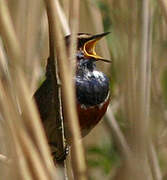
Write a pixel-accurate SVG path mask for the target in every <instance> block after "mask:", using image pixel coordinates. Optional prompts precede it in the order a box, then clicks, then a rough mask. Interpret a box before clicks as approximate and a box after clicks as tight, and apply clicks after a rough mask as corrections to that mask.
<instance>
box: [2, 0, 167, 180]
mask: <svg viewBox="0 0 167 180" xmlns="http://www.w3.org/2000/svg"><path fill="white" fill-rule="evenodd" d="M146 1H147V0H143V1H140V0H124V1H121V0H93V1H92V0H83V1H80V9H79V10H80V11H79V12H80V19H79V32H88V33H93V34H95V33H100V32H103V31H104V32H106V31H109V32H111V34H110V35H109V36H107V37H106V39H104V40H102V41H101V42H100V43H99V44H98V47H97V51H98V54H101V55H102V56H103V57H105V58H106V59H111V60H112V64H111V66H110V65H108V64H104V63H98V68H99V69H100V70H102V71H103V72H105V73H106V74H107V75H108V76H109V78H110V80H111V82H110V89H111V104H110V108H109V109H110V110H111V111H109V114H111V113H110V112H112V115H113V116H110V118H109V116H108V114H107V116H106V117H107V118H106V119H105V121H102V122H101V123H99V124H98V126H97V127H96V128H94V129H93V131H92V132H91V133H90V134H89V135H88V136H87V137H85V138H84V140H83V142H84V147H85V153H86V160H87V166H88V177H89V178H90V179H92V180H93V179H95V180H101V179H105V180H111V179H113V180H134V179H135V180H141V179H142V180H162V179H163V180H166V179H167V5H166V6H165V3H166V0H150V1H149V8H148V9H147V8H146V9H147V10H149V13H148V17H147V16H146V14H147V13H146V14H145V13H144V12H143V4H144V2H146ZM0 2H2V1H0ZM6 2H7V6H8V8H9V12H10V17H11V20H12V24H13V27H14V28H13V29H12V28H11V29H12V30H14V35H15V36H14V37H15V38H16V40H18V42H19V43H18V44H19V48H18V49H19V50H20V52H21V55H22V56H19V57H21V58H20V62H19V61H18V62H17V61H16V62H15V60H16V59H17V58H18V54H19V53H18V52H17V43H16V44H15V43H14V46H10V43H9V44H8V43H6V41H7V42H8V39H7V38H6V36H5V33H4V34H3V31H2V29H3V28H1V29H0V39H2V41H0V63H1V64H0V113H1V114H0V142H1V144H2V145H1V147H0V155H1V154H4V155H5V156H7V158H9V161H10V160H11V159H13V160H14V161H11V164H10V165H9V166H10V168H8V166H6V160H4V162H5V163H4V162H3V158H1V157H0V159H1V161H2V162H1V161H0V174H2V176H3V177H4V178H3V179H4V180H11V177H12V179H13V180H18V179H19V178H18V177H22V178H23V179H24V178H25V177H29V176H30V175H31V176H30V177H31V178H30V179H35V180H36V179H41V177H43V179H44V180H45V179H46V180H47V179H49V180H50V179H54V178H55V177H56V175H55V172H57V171H56V170H57V169H56V170H55V168H54V167H53V164H52V161H51V157H50V156H49V150H48V146H47V143H46V139H45V138H44V137H43V136H42V135H41V134H42V133H44V132H43V130H42V128H41V125H40V121H39V117H38V116H36V115H37V114H38V113H37V112H36V111H35V110H33V109H34V106H33V102H32V101H31V102H29V101H30V100H31V99H32V94H33V93H34V92H35V90H36V89H37V88H38V87H39V85H41V84H42V82H43V80H44V79H45V77H44V71H45V65H46V59H47V58H48V55H49V48H48V44H49V43H48V42H49V41H48V24H47V17H46V12H45V6H44V3H43V2H41V1H33V0H30V1H25V0H8V1H6ZM36 2H37V4H34V3H36ZM57 2H59V1H57ZM73 2H74V1H73ZM59 3H60V4H61V7H62V12H63V13H64V14H65V15H66V16H65V20H62V19H63V18H64V16H63V15H62V14H61V15H60V17H59V19H61V20H62V23H64V24H66V22H68V24H70V23H69V22H70V21H71V20H70V17H71V16H70V13H71V9H72V5H71V4H70V3H71V1H67V0H62V1H60V2H59ZM2 4H3V3H1V5H0V7H1V8H2ZM33 7H34V9H33ZM39 7H40V8H39ZM0 10H1V9H0ZM38 11H39V12H38ZM1 16H2V17H4V16H5V18H6V17H7V15H1ZM34 17H35V20H34ZM57 20H58V19H56V20H55V21H57ZM144 20H148V22H145V23H146V24H147V25H148V29H147V26H144V25H145V24H144V22H143V21H144ZM1 21H2V19H1ZM0 25H1V23H0ZM9 29H10V28H9ZM11 29H10V30H11ZM62 29H63V30H62V34H63V36H64V34H68V33H69V32H68V28H67V29H66V28H65V27H64V28H62ZM64 29H65V30H64ZM145 30H146V31H147V30H148V34H147V32H146V34H147V35H148V36H149V37H148V38H147V47H146V51H143V50H142V47H143V45H144V43H143V41H145V38H143V34H144V33H145ZM6 33H9V34H10V33H11V32H6ZM11 34H12V33H11ZM6 39H7V40H6ZM9 39H10V38H9ZM9 42H10V41H9ZM16 42H17V41H16ZM6 44H7V47H6ZM11 47H13V48H14V51H16V54H15V53H14V54H13V53H12V52H11V49H12V48H11ZM15 47H16V49H15ZM144 50H145V49H144ZM15 55H16V56H15ZM143 56H144V57H145V56H147V58H146V59H147V61H146V62H145V64H144V63H143V64H144V66H142V63H141V61H142V60H143ZM4 59H5V61H4ZM11 59H12V60H13V59H14V61H12V60H11ZM4 62H5V63H4ZM17 63H18V64H17ZM4 64H7V67H8V69H9V72H10V73H9V74H8V73H7V71H6V69H5V68H6V65H4ZM16 64H17V65H16ZM13 67H15V71H13V69H12V68H13ZM141 67H142V68H143V67H144V68H143V69H142V68H141ZM17 68H18V69H17ZM4 69H5V71H4ZM20 72H21V73H20ZM19 73H20V74H19ZM143 74H145V77H144V78H143V79H142V77H143ZM8 76H9V77H10V78H11V77H12V81H11V79H10V78H8ZM18 77H19V79H18ZM149 78H150V79H149ZM25 84H26V85H25ZM23 87H24V88H23ZM25 89H26V91H25ZM143 97H144V98H143ZM18 104H19V105H20V107H21V109H20V107H19V106H18ZM4 107H5V108H4ZM6 107H7V108H6ZM31 108H32V109H31ZM31 110H33V111H31ZM20 111H23V112H27V113H25V114H24V115H23V116H21V115H20ZM29 112H31V113H29ZM9 114H10V116H8V115H9ZM113 119H114V120H116V124H117V125H118V127H119V129H116V130H117V131H118V132H117V131H116V133H115V131H114V130H115V129H114V128H113V126H114V125H115V124H113V122H115V121H113ZM34 120H35V121H34ZM110 121H111V125H109V124H107V122H110ZM13 122H16V123H13ZM36 122H37V124H36ZM38 123H39V124H38ZM110 126H111V127H110ZM114 127H115V126H114ZM120 134H121V135H123V138H124V139H123V140H124V141H125V142H126V143H125V144H126V145H127V146H128V148H129V149H130V156H129V154H128V153H127V152H128V150H129V149H128V150H127V147H126V146H123V145H122V144H121V143H122V141H121V140H122V139H121V140H120V139H119V138H120V136H119V135H120ZM40 138H41V139H44V141H42V143H40V142H41V141H40ZM27 139H28V140H27ZM25 142H28V143H29V144H28V146H26V145H27V144H26V143H25ZM24 143H25V144H24ZM27 149H28V150H27ZM32 152H33V153H32ZM46 155H47V156H46ZM34 157H36V158H34ZM48 157H49V158H48ZM7 163H8V162H7ZM33 165H34V166H33ZM35 165H36V166H35ZM16 167H17V168H16ZM15 169H16V171H15ZM34 169H37V173H34ZM67 169H68V173H69V174H70V173H71V169H72V168H71V164H70V163H69V164H68V165H67ZM69 169H70V170H69ZM22 172H24V173H22ZM25 172H27V174H26V173H25ZM40 172H42V174H40ZM9 174H11V176H10V175H9ZM34 174H35V176H34ZM36 175H39V177H37V176H36ZM69 177H70V175H69ZM71 177H72V175H71ZM0 179H1V177H0ZM25 179H26V178H25ZM58 179H59V178H58ZM60 179H61V178H60ZM69 179H70V178H69ZM71 179H72V178H71ZM71 179H70V180H71Z"/></svg>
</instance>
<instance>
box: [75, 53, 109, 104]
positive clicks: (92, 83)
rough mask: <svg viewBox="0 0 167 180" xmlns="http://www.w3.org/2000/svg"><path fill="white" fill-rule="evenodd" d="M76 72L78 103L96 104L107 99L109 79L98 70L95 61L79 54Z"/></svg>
mask: <svg viewBox="0 0 167 180" xmlns="http://www.w3.org/2000/svg"><path fill="white" fill-rule="evenodd" d="M79 56H80V57H78V62H77V63H78V64H77V72H76V78H75V83H76V96H77V100H78V103H80V104H83V105H85V106H94V105H98V104H101V103H103V102H104V101H105V99H106V98H107V96H108V93H109V79H108V77H107V76H106V75H105V74H104V73H102V72H101V71H97V70H96V64H95V61H94V60H93V59H92V60H91V59H85V58H83V57H82V53H80V54H79Z"/></svg>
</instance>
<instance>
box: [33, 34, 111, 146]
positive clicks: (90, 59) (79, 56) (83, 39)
mask: <svg viewBox="0 0 167 180" xmlns="http://www.w3.org/2000/svg"><path fill="white" fill-rule="evenodd" d="M107 34H109V33H108V32H106V33H101V34H96V35H91V34H88V33H78V36H77V51H76V61H77V62H76V75H75V77H74V81H75V88H76V104H77V113H78V118H79V124H80V130H81V135H82V137H84V136H85V135H87V134H88V133H89V132H90V131H91V129H93V128H94V127H95V126H96V125H97V123H98V122H99V121H100V120H101V118H102V117H103V115H104V114H105V112H106V110H107V107H108V105H109V102H110V91H109V79H108V77H107V76H106V75H105V74H104V73H103V72H101V71H98V70H97V69H96V62H97V61H104V62H110V61H109V60H106V59H104V58H102V57H101V56H99V55H97V54H96V51H95V48H96V43H97V42H98V41H99V40H100V39H101V38H103V37H104V36H106V35H107ZM70 38H71V36H70V35H68V36H66V37H65V42H66V46H67V49H68V47H69V44H70ZM47 69H49V58H48V65H47ZM52 86H53V83H52V78H51V75H50V73H49V70H47V72H46V80H45V81H44V82H43V84H42V85H41V86H40V87H39V89H38V90H37V91H36V93H35V94H34V98H35V100H36V104H37V107H38V110H39V113H40V116H41V119H42V122H43V125H44V129H45V131H46V135H47V137H48V141H49V143H50V144H54V139H55V138H56V137H55V135H54V131H55V128H57V127H55V125H54V121H52V114H53V113H52V112H51V109H52V108H51V101H52V99H53V98H52V97H53V94H54V92H53V91H54V88H53V87H52ZM48 117H51V118H48ZM48 119H49V121H50V122H48ZM66 136H67V139H69V136H70V135H69V134H66Z"/></svg>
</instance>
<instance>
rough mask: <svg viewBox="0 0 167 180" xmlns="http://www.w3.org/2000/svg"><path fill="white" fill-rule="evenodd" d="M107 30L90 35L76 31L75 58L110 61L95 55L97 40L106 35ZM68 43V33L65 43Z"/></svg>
mask: <svg viewBox="0 0 167 180" xmlns="http://www.w3.org/2000/svg"><path fill="white" fill-rule="evenodd" d="M108 34H109V32H106V33H101V34H96V35H91V34H88V33H78V34H77V44H78V46H77V59H78V60H83V59H86V60H90V61H104V62H108V63H110V62H111V61H110V60H107V59H104V58H103V57H101V56H99V55H97V53H96V51H95V48H96V44H97V42H98V41H99V40H100V39H102V38H103V37H104V36H106V35H108ZM69 44H70V35H69V36H66V45H67V46H69Z"/></svg>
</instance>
